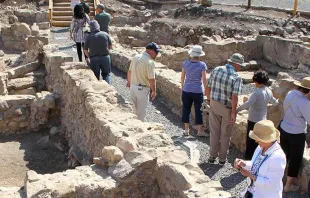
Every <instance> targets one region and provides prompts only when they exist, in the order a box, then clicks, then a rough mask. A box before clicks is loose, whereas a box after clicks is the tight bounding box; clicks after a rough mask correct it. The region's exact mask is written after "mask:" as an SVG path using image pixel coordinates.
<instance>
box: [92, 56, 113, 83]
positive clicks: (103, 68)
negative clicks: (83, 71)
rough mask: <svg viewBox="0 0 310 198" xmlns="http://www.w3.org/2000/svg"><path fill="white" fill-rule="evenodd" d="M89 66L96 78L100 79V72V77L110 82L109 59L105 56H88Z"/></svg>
mask: <svg viewBox="0 0 310 198" xmlns="http://www.w3.org/2000/svg"><path fill="white" fill-rule="evenodd" d="M90 68H91V70H93V72H94V74H95V76H96V78H97V79H98V80H99V79H100V72H101V76H102V79H103V80H105V81H106V82H107V83H109V84H110V72H111V59H110V55H107V56H94V57H90Z"/></svg>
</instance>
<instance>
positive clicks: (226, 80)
mask: <svg viewBox="0 0 310 198" xmlns="http://www.w3.org/2000/svg"><path fill="white" fill-rule="evenodd" d="M188 53H189V56H190V58H189V59H188V60H186V61H185V62H184V63H183V67H182V74H181V88H182V122H183V123H184V124H185V132H184V135H186V136H187V135H189V133H190V129H189V120H190V113H191V108H192V104H193V103H194V109H195V124H197V125H198V131H197V136H206V133H205V132H204V131H203V128H202V121H203V108H202V106H203V96H204V95H205V96H206V97H207V103H208V105H209V129H210V157H209V159H208V162H209V163H215V161H216V159H217V158H218V161H219V164H220V165H224V164H225V163H226V158H227V153H228V149H229V145H230V139H231V133H232V128H233V125H234V123H235V121H236V117H237V113H238V112H240V111H242V110H245V109H248V110H249V115H248V126H247V139H246V152H245V157H244V158H245V159H244V160H242V159H236V160H235V163H234V167H235V168H237V169H238V170H239V171H240V172H241V174H242V175H244V176H246V177H247V180H248V188H247V189H246V191H245V192H244V193H242V197H257V198H261V197H270V198H276V197H282V191H283V183H282V178H283V176H284V171H285V168H286V164H288V166H287V177H286V183H285V186H284V191H285V192H291V191H297V190H298V189H299V187H298V186H297V185H296V178H297V176H298V173H299V170H300V166H301V162H302V158H303V153H304V148H305V144H306V132H307V123H310V101H309V99H308V98H307V95H308V94H309V92H310V77H306V78H304V79H303V80H302V81H301V82H295V85H296V87H297V88H296V89H294V90H291V91H290V92H288V94H287V95H286V97H285V100H284V103H283V109H284V115H283V118H282V120H281V122H280V124H279V126H278V127H275V126H274V123H273V122H272V121H270V120H267V106H268V104H272V105H278V104H279V101H278V99H276V98H274V97H273V94H272V91H271V90H270V89H269V88H268V86H267V84H268V81H269V77H268V74H267V72H266V71H263V70H258V71H256V72H255V73H254V75H253V78H252V79H253V82H254V83H255V86H256V90H255V91H254V92H253V93H252V95H251V96H250V98H249V99H248V100H247V101H246V102H245V103H243V104H242V105H241V106H239V107H238V96H239V95H240V94H241V91H242V79H241V76H240V75H239V74H238V72H239V71H240V70H241V69H242V67H244V66H245V64H244V57H243V56H242V55H241V54H238V53H236V54H233V55H232V56H231V58H230V59H228V60H227V64H226V65H225V66H219V67H216V68H215V69H214V70H213V71H212V72H211V74H210V77H209V78H208V79H207V77H206V70H207V66H206V64H205V63H204V62H202V61H201V60H200V57H201V56H204V55H205V53H204V52H203V50H202V47H201V46H198V45H196V46H193V47H192V49H191V50H189V52H188Z"/></svg>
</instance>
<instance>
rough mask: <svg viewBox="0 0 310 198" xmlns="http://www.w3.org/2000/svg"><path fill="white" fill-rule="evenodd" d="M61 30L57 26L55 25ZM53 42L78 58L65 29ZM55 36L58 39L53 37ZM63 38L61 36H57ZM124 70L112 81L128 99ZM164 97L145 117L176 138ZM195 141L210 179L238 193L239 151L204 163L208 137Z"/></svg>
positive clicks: (176, 125)
mask: <svg viewBox="0 0 310 198" xmlns="http://www.w3.org/2000/svg"><path fill="white" fill-rule="evenodd" d="M54 30H60V29H54ZM51 36H52V43H58V44H60V46H61V49H62V50H61V51H65V52H66V53H68V54H70V55H72V56H74V60H77V54H76V52H75V51H74V49H75V48H74V47H72V46H73V42H72V41H68V39H67V36H68V32H66V31H58V32H54V33H52V35H51ZM55 38H58V39H55ZM59 38H63V39H59ZM125 83H126V74H125V73H124V72H122V71H120V70H117V69H116V68H112V74H111V84H112V86H114V87H115V88H116V90H117V91H118V93H119V94H120V95H121V96H122V97H123V98H124V99H125V100H127V101H130V95H129V90H128V89H127V88H126V87H125ZM163 103H164V101H163V100H162V99H161V98H160V97H159V98H157V99H156V100H155V101H154V102H151V104H150V105H149V106H148V108H147V112H148V113H147V116H146V121H151V122H158V123H161V124H163V126H164V131H165V132H166V133H167V134H169V135H170V136H171V137H172V139H174V140H176V139H178V138H182V133H183V124H182V123H181V122H180V118H179V117H178V116H176V115H175V114H173V113H172V111H171V110H170V109H168V108H166V107H165V106H164V105H163ZM187 140H188V141H191V142H193V143H195V144H196V145H197V148H198V149H199V151H200V155H201V157H200V167H201V169H202V170H203V171H204V172H205V174H206V175H208V176H209V177H210V178H212V179H213V180H219V181H220V182H221V184H222V186H223V187H224V190H226V191H229V192H230V193H231V194H232V195H234V196H236V197H238V196H239V195H240V192H241V191H243V189H244V188H245V187H246V182H245V178H244V177H243V176H242V175H241V174H240V173H238V172H236V170H235V169H234V168H233V167H232V163H233V161H234V160H235V158H236V157H239V158H240V157H242V154H241V153H240V152H239V151H237V150H236V149H234V148H231V149H230V154H229V156H228V163H226V164H225V166H219V165H218V164H208V163H206V161H207V159H208V156H209V153H208V151H209V141H210V140H209V138H198V137H196V136H195V135H194V133H193V132H192V136H190V137H188V138H187ZM298 194H299V193H294V194H285V195H284V196H283V197H284V198H302V196H300V195H298Z"/></svg>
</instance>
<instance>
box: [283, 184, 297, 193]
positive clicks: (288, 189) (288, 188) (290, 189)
mask: <svg viewBox="0 0 310 198" xmlns="http://www.w3.org/2000/svg"><path fill="white" fill-rule="evenodd" d="M297 190H299V186H295V185H293V184H292V185H290V186H286V185H285V186H284V192H295V191H297Z"/></svg>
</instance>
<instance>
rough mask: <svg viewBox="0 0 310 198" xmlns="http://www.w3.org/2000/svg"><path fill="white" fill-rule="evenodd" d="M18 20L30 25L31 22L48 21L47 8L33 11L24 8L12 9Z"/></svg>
mask: <svg viewBox="0 0 310 198" xmlns="http://www.w3.org/2000/svg"><path fill="white" fill-rule="evenodd" d="M14 15H15V16H17V18H18V21H19V22H22V23H27V24H29V25H32V24H33V23H42V22H49V17H48V10H43V11H33V10H26V9H19V10H15V11H14Z"/></svg>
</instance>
